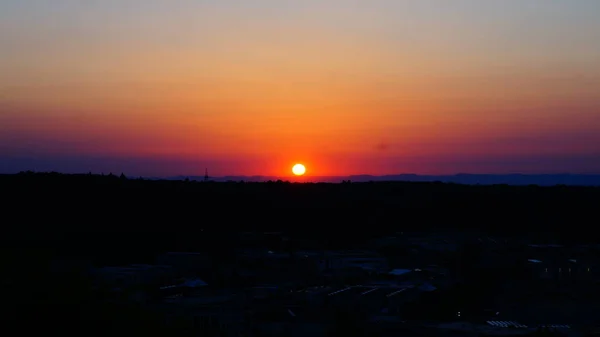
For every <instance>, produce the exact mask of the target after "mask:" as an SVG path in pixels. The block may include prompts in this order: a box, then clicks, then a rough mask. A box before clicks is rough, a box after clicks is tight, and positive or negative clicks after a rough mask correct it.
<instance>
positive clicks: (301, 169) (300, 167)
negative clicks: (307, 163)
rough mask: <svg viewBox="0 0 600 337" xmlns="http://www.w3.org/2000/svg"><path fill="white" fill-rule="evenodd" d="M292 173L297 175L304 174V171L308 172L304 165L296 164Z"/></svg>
mask: <svg viewBox="0 0 600 337" xmlns="http://www.w3.org/2000/svg"><path fill="white" fill-rule="evenodd" d="M292 173H294V174H295V175H297V176H301V175H304V173H306V167H304V165H302V164H296V165H294V167H292Z"/></svg>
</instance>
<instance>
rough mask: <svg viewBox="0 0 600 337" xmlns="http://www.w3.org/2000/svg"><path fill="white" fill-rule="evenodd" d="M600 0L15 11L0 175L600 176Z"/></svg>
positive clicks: (308, 1) (5, 68)
mask: <svg viewBox="0 0 600 337" xmlns="http://www.w3.org/2000/svg"><path fill="white" fill-rule="evenodd" d="M598 13H600V1H598V0H502V1H499V0H452V1H448V0H418V1H415V0H369V1H364V0H303V1H296V0H289V1H288V0H253V1H247V0H218V1H217V0H213V1H208V0H178V1H163V0H160V1H159V0H87V1H79V0H52V1H48V0H4V1H1V2H0V172H17V171H20V170H28V169H30V170H41V171H45V170H56V171H61V172H88V171H92V172H102V171H104V172H108V171H113V172H115V173H120V172H121V171H123V172H125V173H126V174H129V175H177V174H200V175H202V174H204V168H205V167H208V168H209V170H210V172H211V174H212V175H230V174H231V175H233V174H239V175H258V174H264V175H287V174H289V172H290V169H291V166H292V164H293V163H294V162H302V163H305V164H306V166H307V168H308V173H309V174H312V175H347V174H377V175H379V174H394V173H406V172H411V173H421V174H452V173H458V172H466V173H515V172H520V173H556V172H571V173H600V20H598Z"/></svg>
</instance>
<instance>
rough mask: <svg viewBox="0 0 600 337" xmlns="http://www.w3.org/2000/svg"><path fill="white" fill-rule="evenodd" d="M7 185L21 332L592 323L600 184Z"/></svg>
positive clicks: (77, 178)
mask: <svg viewBox="0 0 600 337" xmlns="http://www.w3.org/2000/svg"><path fill="white" fill-rule="evenodd" d="M0 190H1V191H2V193H3V194H4V195H5V196H8V198H6V199H5V201H4V203H3V208H2V209H3V211H2V213H3V224H4V225H3V228H2V230H3V233H2V250H3V251H2V257H3V260H4V265H5V268H4V271H5V273H6V276H5V278H4V282H5V284H4V287H3V292H4V295H3V299H4V300H3V305H4V306H5V309H7V310H8V311H9V312H10V315H9V316H5V318H4V319H5V321H6V322H7V323H8V322H10V323H14V324H17V326H19V324H24V325H23V327H22V328H21V329H22V330H21V331H28V329H31V330H32V331H34V330H35V327H33V326H28V325H27V324H25V323H24V321H23V320H26V319H27V318H28V317H32V316H34V317H41V318H40V319H39V322H40V323H39V324H44V326H45V328H46V329H47V331H61V332H62V333H63V334H73V335H76V334H82V333H83V334H85V335H98V336H108V335H115V334H121V333H127V334H129V335H135V336H137V335H139V336H142V335H146V334H161V335H170V336H179V335H181V336H184V335H185V336H192V335H194V336H225V335H227V336H233V335H235V336H237V335H250V336H264V335H276V336H290V335H293V336H296V335H297V336H348V335H351V336H374V335H375V336H391V335H393V334H417V335H423V336H425V335H427V336H431V335H438V334H440V335H442V334H445V333H448V332H452V331H454V332H456V333H462V334H472V333H478V334H484V335H485V334H492V335H493V334H495V333H498V332H502V331H504V332H510V333H511V334H521V335H523V334H537V335H539V334H570V333H575V332H576V333H577V334H589V333H591V332H590V331H592V330H591V329H593V328H594V327H595V324H597V323H598V322H599V321H598V318H599V316H598V314H597V313H598V312H600V311H598V310H600V307H599V306H598V305H597V303H600V302H598V301H597V299H598V296H600V292H598V288H597V284H598V283H597V282H598V281H600V279H599V278H598V277H597V276H598V275H600V274H598V271H600V265H599V264H598V262H599V261H600V260H599V257H600V255H599V254H600V246H598V245H597V243H596V242H597V238H596V235H595V224H596V223H597V222H598V211H597V207H598V201H599V200H600V188H598V187H582V186H565V185H562V186H552V187H540V186H535V185H530V186H509V185H486V186H484V185H478V186H476V185H461V184H451V183H441V182H402V181H397V182H365V183H355V182H351V181H344V182H343V183H337V184H334V183H289V182H284V181H269V182H263V183H257V182H212V181H192V180H181V181H177V180H144V179H130V178H127V177H126V176H125V175H120V176H117V175H112V174H111V175H104V176H102V175H89V174H87V175H86V174H83V175H65V174H58V173H33V172H23V173H20V174H17V175H2V176H0ZM549 296H551V297H549ZM548 301H550V302H548ZM55 317H69V323H68V324H65V323H61V321H60V320H57V319H56V318H55ZM98 320H102V322H103V323H101V324H100V323H96V322H98ZM98 324H99V325H98ZM553 325H555V326H553ZM6 326H7V327H10V326H12V325H6ZM95 326H97V328H93V327H95ZM546 326H548V327H546ZM84 332H85V333H84Z"/></svg>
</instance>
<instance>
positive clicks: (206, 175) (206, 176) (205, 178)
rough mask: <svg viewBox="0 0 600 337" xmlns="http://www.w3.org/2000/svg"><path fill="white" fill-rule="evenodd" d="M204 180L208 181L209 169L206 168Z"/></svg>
mask: <svg viewBox="0 0 600 337" xmlns="http://www.w3.org/2000/svg"><path fill="white" fill-rule="evenodd" d="M204 181H208V169H205V170H204Z"/></svg>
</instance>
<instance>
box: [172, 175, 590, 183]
mask: <svg viewBox="0 0 600 337" xmlns="http://www.w3.org/2000/svg"><path fill="white" fill-rule="evenodd" d="M186 178H188V179H190V180H198V181H201V180H203V179H204V177H203V176H202V177H201V176H189V177H187V176H177V177H169V178H167V179H170V180H184V179H186ZM279 179H281V180H284V181H285V180H290V179H289V178H282V177H275V176H224V177H212V178H211V180H213V181H247V182H263V181H269V180H272V181H276V180H279ZM294 179H295V180H296V181H312V182H332V183H339V182H342V181H344V180H350V181H353V182H368V181H412V182H433V181H440V182H445V183H456V184H466V185H476V184H480V185H497V184H506V185H521V186H523V185H539V186H554V185H570V186H600V175H585V174H500V175H495V174H456V175H439V176H434V175H418V174H398V175H385V176H373V175H353V176H322V177H302V178H294Z"/></svg>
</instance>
